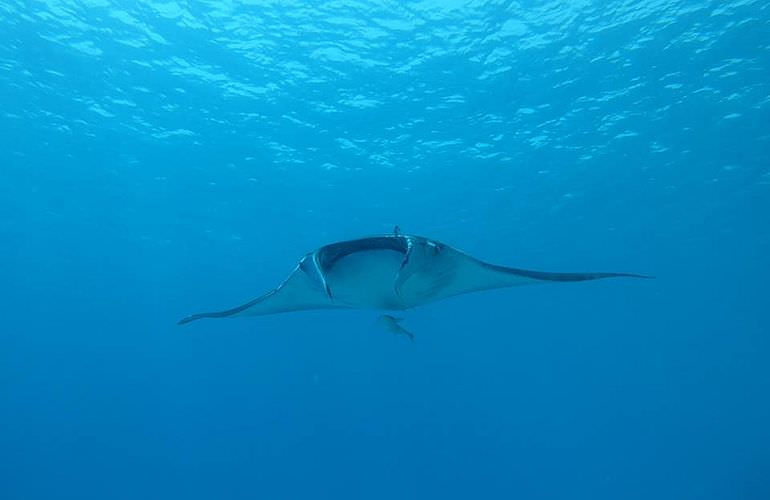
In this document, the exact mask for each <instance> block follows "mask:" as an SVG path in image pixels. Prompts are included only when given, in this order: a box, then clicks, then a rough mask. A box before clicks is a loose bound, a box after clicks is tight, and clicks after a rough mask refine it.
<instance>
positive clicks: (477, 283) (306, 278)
mask: <svg viewBox="0 0 770 500" xmlns="http://www.w3.org/2000/svg"><path fill="white" fill-rule="evenodd" d="M619 277H627V278H649V276H644V275H641V274H631V273H604V272H602V273H574V272H573V273H554V272H543V271H532V270H528V269H519V268H515V267H504V266H498V265H495V264H489V263H487V262H483V261H481V260H479V259H477V258H475V257H472V256H470V255H468V254H466V253H463V252H461V251H460V250H457V249H456V248H453V247H451V246H449V245H447V244H445V243H441V242H440V241H436V240H432V239H429V238H425V237H422V236H416V235H411V234H401V232H400V231H399V230H398V226H396V228H395V230H394V231H393V233H392V234H387V235H381V236H373V237H368V238H360V239H355V240H349V241H340V242H337V243H331V244H329V245H326V246H323V247H321V248H319V249H318V250H315V251H314V252H310V253H308V254H307V255H305V256H304V257H303V258H302V259H301V260H300V261H299V263H298V264H297V266H296V267H295V268H294V270H293V271H292V272H291V274H289V277H288V278H286V279H285V280H284V281H283V282H282V283H281V284H280V285H278V287H276V288H275V289H273V290H271V291H269V292H267V293H265V294H264V295H262V296H260V297H257V298H255V299H253V300H250V301H248V302H246V303H245V304H242V305H239V306H237V307H233V308H232V309H227V310H224V311H216V312H204V313H198V314H193V315H191V316H187V317H186V318H183V319H181V320H180V321H179V324H180V325H182V324H185V323H189V322H191V321H195V320H198V319H202V318H229V317H237V316H260V315H265V314H276V313H284V312H291V311H302V310H307V309H331V308H348V309H375V310H385V311H393V310H403V309H411V308H414V307H417V306H421V305H424V304H428V303H430V302H434V301H437V300H440V299H444V298H447V297H452V296H454V295H461V294H464V293H470V292H477V291H481V290H491V289H494V288H506V287H512V286H519V285H530V284H536V283H547V282H574V281H589V280H597V279H603V278H619ZM390 318H391V320H390V321H388V322H387V323H389V324H390V325H391V327H390V328H391V330H394V329H396V328H397V327H398V325H397V322H396V320H395V318H393V317H390ZM399 328H400V327H399Z"/></svg>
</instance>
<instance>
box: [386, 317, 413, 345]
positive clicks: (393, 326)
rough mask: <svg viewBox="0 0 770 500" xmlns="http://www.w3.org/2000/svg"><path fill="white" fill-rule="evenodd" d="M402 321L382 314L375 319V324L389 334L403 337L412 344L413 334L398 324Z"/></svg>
mask: <svg viewBox="0 0 770 500" xmlns="http://www.w3.org/2000/svg"><path fill="white" fill-rule="evenodd" d="M403 319H404V318H396V317H395V316H391V315H390V314H383V315H381V316H380V317H379V318H377V323H378V324H379V325H382V326H383V327H384V328H385V329H386V330H387V331H389V332H390V333H392V334H394V335H405V336H407V337H408V338H409V340H411V341H412V342H414V334H412V332H410V331H409V330H407V329H406V328H404V327H403V326H401V325H400V324H399V323H400V322H401V321H402V320H403Z"/></svg>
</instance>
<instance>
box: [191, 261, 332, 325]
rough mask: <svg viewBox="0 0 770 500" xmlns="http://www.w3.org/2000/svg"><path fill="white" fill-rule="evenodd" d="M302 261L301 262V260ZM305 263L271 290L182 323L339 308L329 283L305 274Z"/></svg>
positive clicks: (196, 315) (195, 315) (306, 268)
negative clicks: (242, 302) (235, 305)
mask: <svg viewBox="0 0 770 500" xmlns="http://www.w3.org/2000/svg"><path fill="white" fill-rule="evenodd" d="M303 262H304V261H303ZM307 271H308V266H305V265H303V263H300V265H298V266H297V267H296V268H295V269H294V271H293V272H292V273H291V274H290V275H289V277H288V278H286V280H285V281H284V282H283V283H281V284H280V285H278V287H277V288H276V289H274V290H271V291H269V292H267V293H266V294H264V295H262V296H260V297H257V298H256V299H253V300H250V301H249V302H246V303H245V304H242V305H240V306H237V307H233V308H232V309H226V310H224V311H215V312H204V313H198V314H193V315H191V316H187V317H186V318H182V319H181V320H180V321H179V323H178V324H180V325H184V324H185V323H189V322H191V321H195V320H198V319H203V318H229V317H237V316H261V315H264V314H276V313H282V312H290V311H302V310H307V309H328V308H336V307H340V306H339V305H335V304H333V303H332V301H331V296H330V293H329V290H328V285H327V284H326V282H325V281H319V278H318V276H315V275H314V274H313V273H310V274H309V273H308V272H307Z"/></svg>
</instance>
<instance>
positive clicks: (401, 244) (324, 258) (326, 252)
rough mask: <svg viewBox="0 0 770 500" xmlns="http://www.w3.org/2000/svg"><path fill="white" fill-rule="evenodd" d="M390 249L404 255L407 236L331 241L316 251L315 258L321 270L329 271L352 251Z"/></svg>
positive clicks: (407, 240) (407, 247) (407, 246)
mask: <svg viewBox="0 0 770 500" xmlns="http://www.w3.org/2000/svg"><path fill="white" fill-rule="evenodd" d="M378 250H392V251H394V252H399V253H401V254H403V255H404V256H406V254H407V252H408V250H409V237H408V236H400V235H393V236H377V237H374V238H364V239H359V240H350V241H340V242H338V243H332V244H331V245H326V246H325V247H322V248H319V249H318V250H317V251H316V259H317V262H318V265H319V266H320V268H321V271H322V272H324V273H327V272H329V271H330V270H331V269H332V268H333V267H334V265H335V264H336V263H337V262H339V261H340V260H341V259H343V258H345V257H348V256H350V255H352V254H354V253H360V252H374V251H378Z"/></svg>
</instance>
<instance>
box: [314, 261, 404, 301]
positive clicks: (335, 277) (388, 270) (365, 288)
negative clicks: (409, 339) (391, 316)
mask: <svg viewBox="0 0 770 500" xmlns="http://www.w3.org/2000/svg"><path fill="white" fill-rule="evenodd" d="M403 260H404V256H403V255H402V254H400V253H398V252H395V251H393V250H379V251H374V252H357V253H353V254H350V255H348V256H346V257H343V258H342V259H340V260H339V261H338V262H337V264H336V265H335V266H334V267H333V268H332V269H331V270H330V271H329V273H328V274H327V275H326V282H327V283H328V285H329V289H330V290H332V292H331V294H332V301H333V302H334V303H335V304H337V305H340V306H347V307H351V308H360V309H386V310H387V309H403V308H404V307H406V304H404V303H403V301H402V300H401V298H400V297H399V296H398V295H397V294H396V289H395V286H394V283H395V282H396V278H397V277H398V272H399V270H400V268H401V263H402V262H403Z"/></svg>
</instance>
